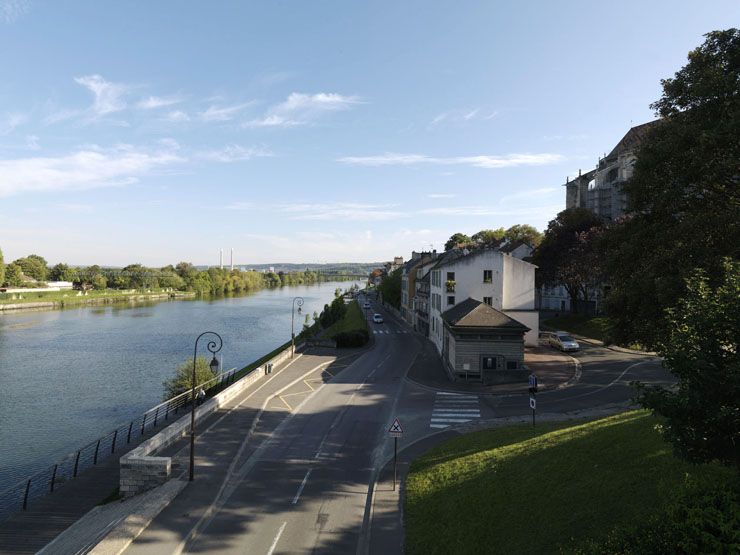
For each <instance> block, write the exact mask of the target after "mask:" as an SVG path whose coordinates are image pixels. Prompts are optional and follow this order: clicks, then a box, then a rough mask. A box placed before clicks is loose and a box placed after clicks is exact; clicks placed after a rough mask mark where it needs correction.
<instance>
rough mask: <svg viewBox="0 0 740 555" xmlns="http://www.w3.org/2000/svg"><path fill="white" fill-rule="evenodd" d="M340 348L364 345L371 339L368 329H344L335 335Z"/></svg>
mask: <svg viewBox="0 0 740 555" xmlns="http://www.w3.org/2000/svg"><path fill="white" fill-rule="evenodd" d="M334 340H335V341H336V342H337V347H339V348H349V347H362V346H363V345H364V344H365V343H367V342H368V341H369V340H370V334H369V333H368V332H367V330H353V331H343V332H340V333H338V334H337V335H335V336H334Z"/></svg>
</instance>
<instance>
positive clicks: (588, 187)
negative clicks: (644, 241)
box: [565, 120, 660, 222]
mask: <svg viewBox="0 0 740 555" xmlns="http://www.w3.org/2000/svg"><path fill="white" fill-rule="evenodd" d="M658 121H660V120H655V121H651V122H648V123H643V124H642V125H637V126H635V127H633V128H631V129H630V130H629V131H627V133H626V134H625V135H624V137H622V139H621V140H620V141H619V142H618V143H617V145H616V146H615V147H614V148H613V149H612V150H611V152H610V153H609V154H607V155H606V156H604V157H603V158H601V159H599V162H598V164H597V166H596V169H595V170H591V171H590V172H588V173H585V174H583V175H581V172H580V171H579V172H578V177H577V178H576V179H574V180H573V181H570V180H569V179H566V183H565V187H566V193H565V207H566V208H576V207H578V208H585V209H587V210H590V211H591V212H593V213H594V214H596V215H597V216H600V217H601V218H602V219H603V220H604V221H605V222H612V221H614V220H616V219H617V218H619V217H621V216H623V215H624V214H625V212H626V211H627V195H626V193H625V192H624V183H625V182H626V181H627V180H628V179H629V178H630V177H632V173H633V171H634V166H635V161H636V160H637V157H636V155H635V152H636V150H637V148H638V147H639V146H640V144H641V143H642V141H643V140H644V139H645V136H646V135H647V133H648V132H649V131H650V130H651V129H652V128H653V127H654V126H655V125H656V124H657V123H658Z"/></svg>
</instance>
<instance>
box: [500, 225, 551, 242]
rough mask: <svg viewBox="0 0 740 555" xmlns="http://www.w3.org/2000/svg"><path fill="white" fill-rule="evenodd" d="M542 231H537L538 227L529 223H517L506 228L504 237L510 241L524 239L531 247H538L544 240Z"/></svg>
mask: <svg viewBox="0 0 740 555" xmlns="http://www.w3.org/2000/svg"><path fill="white" fill-rule="evenodd" d="M542 237H543V235H542V233H540V232H539V231H537V229H536V228H534V227H532V226H531V225H528V224H517V225H513V226H511V227H510V228H509V229H507V230H506V233H505V234H504V238H505V239H506V240H507V241H509V242H510V243H516V242H517V241H523V242H525V243H527V244H528V245H529V246H530V247H536V246H537V245H539V244H540V241H542Z"/></svg>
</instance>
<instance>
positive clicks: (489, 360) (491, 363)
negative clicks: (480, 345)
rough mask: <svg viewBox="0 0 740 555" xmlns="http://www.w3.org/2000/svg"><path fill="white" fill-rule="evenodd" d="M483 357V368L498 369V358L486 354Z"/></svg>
mask: <svg viewBox="0 0 740 555" xmlns="http://www.w3.org/2000/svg"><path fill="white" fill-rule="evenodd" d="M482 358H483V361H482V362H483V364H482V366H483V370H495V369H496V358H495V357H488V356H484V357H482Z"/></svg>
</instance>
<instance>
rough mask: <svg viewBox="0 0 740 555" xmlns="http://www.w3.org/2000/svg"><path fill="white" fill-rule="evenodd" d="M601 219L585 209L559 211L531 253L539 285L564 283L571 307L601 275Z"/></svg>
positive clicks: (585, 297)
mask: <svg viewBox="0 0 740 555" xmlns="http://www.w3.org/2000/svg"><path fill="white" fill-rule="evenodd" d="M601 230H602V222H601V220H600V218H599V217H598V216H596V215H594V214H593V213H591V212H590V211H588V210H586V209H584V208H568V209H567V210H563V211H562V212H560V213H559V214H558V215H557V217H556V218H555V219H554V220H552V221H551V222H550V223H549V224H548V226H547V230H546V231H545V234H544V236H543V239H542V241H541V242H540V244H539V246H538V247H537V249H536V250H535V252H534V263H535V264H536V265H537V266H538V267H539V270H538V272H537V284H538V285H550V286H554V285H563V287H565V290H566V291H567V292H568V295H569V296H570V299H571V303H570V306H571V310H572V311H574V312H576V311H577V310H578V301H579V300H581V299H582V300H588V291H589V289H590V288H592V287H594V286H595V285H596V284H597V283H598V281H599V280H600V278H601V271H600V266H601V265H600V263H599V258H600V257H599V255H598V245H599V241H600V235H601Z"/></svg>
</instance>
